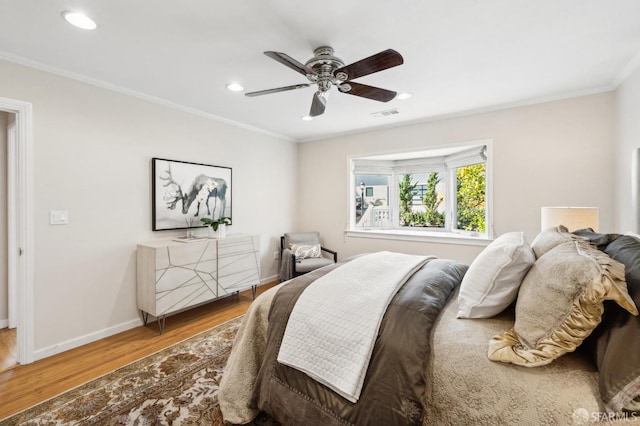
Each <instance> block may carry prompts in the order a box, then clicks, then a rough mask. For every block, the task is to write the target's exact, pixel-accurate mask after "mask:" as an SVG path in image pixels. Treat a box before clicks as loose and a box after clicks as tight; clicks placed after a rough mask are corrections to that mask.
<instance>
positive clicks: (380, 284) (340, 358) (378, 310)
mask: <svg viewBox="0 0 640 426" xmlns="http://www.w3.org/2000/svg"><path fill="white" fill-rule="evenodd" d="M429 258H430V257H428V256H415V255H407V254H401V253H391V252H378V253H372V254H368V255H365V256H362V257H359V258H357V259H354V260H352V261H351V262H348V263H346V264H344V265H342V266H340V267H339V268H337V269H335V270H334V271H331V272H330V273H328V274H326V275H324V276H323V277H321V278H319V279H317V280H316V281H315V282H313V283H312V284H310V285H309V286H308V287H307V288H306V289H305V290H304V291H303V292H302V294H301V295H300V298H299V299H298V301H297V302H296V305H295V306H294V308H293V310H292V312H291V317H290V318H289V321H288V323H287V328H286V330H285V332H284V337H283V340H282V345H281V347H280V351H279V353H278V362H280V363H282V364H286V365H289V366H291V367H294V368H296V369H298V370H300V371H303V372H304V373H306V374H307V375H308V376H309V377H312V378H313V379H315V380H317V381H319V382H320V383H322V384H324V385H325V386H328V387H329V388H331V389H332V390H334V391H335V392H337V393H338V394H340V395H342V396H343V397H345V398H346V399H347V400H349V401H351V402H356V401H358V398H359V397H360V392H361V390H362V385H363V383H364V377H365V374H366V372H367V368H368V366H369V361H370V359H371V353H372V351H373V345H374V343H375V341H376V337H377V335H378V329H379V328H380V323H381V322H382V317H383V316H384V313H385V311H386V310H387V306H388V305H389V302H390V301H391V299H392V298H393V296H394V295H395V294H396V293H397V291H398V290H399V289H400V287H401V286H402V285H403V284H404V283H405V281H406V280H407V279H408V278H409V277H410V276H411V275H412V274H413V272H415V271H416V270H418V269H419V268H421V267H422V265H424V264H425V263H426V262H427V260H428V259H429Z"/></svg>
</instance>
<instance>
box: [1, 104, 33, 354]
mask: <svg viewBox="0 0 640 426" xmlns="http://www.w3.org/2000/svg"><path fill="white" fill-rule="evenodd" d="M0 112H4V113H5V114H4V117H6V120H5V121H6V123H7V124H6V132H5V133H6V135H7V136H6V137H5V139H6V162H5V163H6V166H7V167H6V206H7V209H6V213H5V214H6V237H3V239H4V238H6V255H3V257H6V277H7V287H8V289H7V297H6V298H7V302H6V303H7V317H8V319H7V328H14V329H15V330H16V332H15V345H14V347H15V349H16V350H15V362H17V363H20V364H28V363H31V362H33V361H34V350H33V262H34V256H33V158H32V157H33V141H32V139H33V138H32V106H31V104H30V103H27V102H22V101H16V100H13V99H7V98H0ZM3 131H4V130H3ZM0 313H1V312H0ZM0 319H1V318H0Z"/></svg>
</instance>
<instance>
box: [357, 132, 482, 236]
mask: <svg viewBox="0 0 640 426" xmlns="http://www.w3.org/2000/svg"><path fill="white" fill-rule="evenodd" d="M492 145H493V142H492V141H491V140H479V141H471V142H464V143H460V144H454V145H446V146H434V147H429V148H426V149H421V150H404V151H393V152H384V153H375V154H366V155H357V156H356V155H354V156H350V157H349V158H348V159H347V165H348V176H349V189H348V191H347V194H348V197H349V199H348V203H347V206H348V215H349V216H348V221H347V230H346V231H345V233H346V235H347V236H349V237H360V238H379V239H395V240H412V241H433V242H445V243H454V244H456V243H458V244H470V245H486V244H487V242H488V241H490V240H492V239H493V208H492V204H493V165H492V157H493V152H492V151H493V149H492V148H493V146H492ZM481 147H484V150H483V152H482V154H483V155H484V156H486V160H485V161H484V164H485V197H486V198H485V232H484V233H477V232H471V231H465V230H459V229H452V226H453V224H454V223H455V217H456V207H457V206H456V203H455V198H456V197H455V196H451V194H456V173H455V172H456V169H457V168H459V167H465V166H471V165H473V164H478V161H473V159H470V158H469V155H466V154H468V153H470V152H472V151H473V150H474V149H476V148H478V149H476V152H479V148H481ZM431 157H433V158H436V157H437V158H438V159H439V161H438V162H435V163H433V167H424V165H425V164H426V163H425V161H424V160H425V159H426V158H431ZM443 157H445V158H446V159H447V161H446V163H445V162H444V161H442V159H443ZM362 160H365V161H366V164H365V165H363V163H364V162H365V161H362ZM431 169H433V171H438V172H441V173H443V175H444V177H443V178H444V179H445V184H446V185H447V188H446V191H447V192H446V199H445V203H447V205H446V206H445V213H446V216H445V227H444V228H424V229H420V228H410V227H401V226H400V224H399V212H398V211H397V209H398V208H399V199H398V196H399V195H398V187H399V180H400V178H401V176H402V174H404V173H425V172H426V173H428V172H430V171H431ZM366 174H388V175H389V176H390V179H389V208H390V215H391V224H390V226H389V227H387V228H373V227H372V228H361V227H358V226H356V209H355V208H356V203H355V199H356V197H354V196H353V188H356V187H357V185H358V183H357V182H356V178H355V177H356V175H366Z"/></svg>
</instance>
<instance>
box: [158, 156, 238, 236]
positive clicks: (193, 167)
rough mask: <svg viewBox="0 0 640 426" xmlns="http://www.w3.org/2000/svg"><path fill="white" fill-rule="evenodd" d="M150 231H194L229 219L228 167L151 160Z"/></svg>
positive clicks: (229, 187) (229, 169)
mask: <svg viewBox="0 0 640 426" xmlns="http://www.w3.org/2000/svg"><path fill="white" fill-rule="evenodd" d="M152 168H153V230H154V231H158V230H163V229H182V228H196V227H201V226H203V224H202V222H201V221H200V219H201V218H203V217H208V218H211V219H214V220H215V219H220V218H222V217H231V168H229V167H219V166H210V165H207V164H198V163H187V162H184V161H173V160H165V159H161V158H154V159H153V160H152Z"/></svg>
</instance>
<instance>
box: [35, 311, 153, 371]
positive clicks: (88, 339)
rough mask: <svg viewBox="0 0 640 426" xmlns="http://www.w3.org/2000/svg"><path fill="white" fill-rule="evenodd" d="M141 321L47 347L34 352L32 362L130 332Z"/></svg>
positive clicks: (123, 324)
mask: <svg viewBox="0 0 640 426" xmlns="http://www.w3.org/2000/svg"><path fill="white" fill-rule="evenodd" d="M142 324H143V323H142V319H140V318H139V319H135V320H131V321H127V322H125V323H122V324H118V325H114V326H113V327H109V328H105V329H102V330H98V331H96V332H93V333H89V334H85V335H84V336H80V337H76V338H74V339H70V340H67V341H65V342H61V343H56V344H55V345H51V346H47V347H46V348H42V349H37V350H36V351H34V354H33V358H34V361H38V360H41V359H44V358H48V357H50V356H53V355H57V354H60V353H62V352H65V351H68V350H70V349H74V348H77V347H79V346H82V345H86V344H88V343H92V342H95V341H98V340H100V339H104V338H105V337H109V336H113V335H114V334H118V333H122V332H123V331H127V330H131V329H132V328H136V327H139V326H141V325H142Z"/></svg>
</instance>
